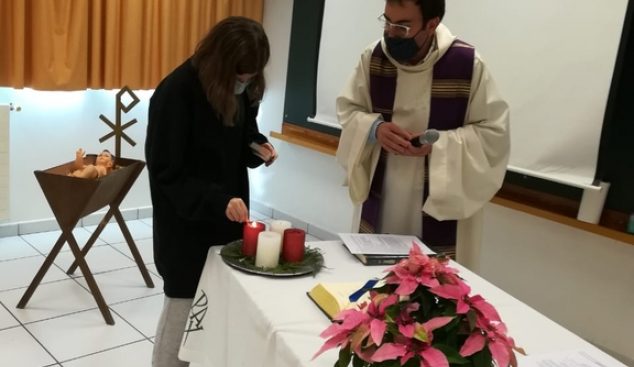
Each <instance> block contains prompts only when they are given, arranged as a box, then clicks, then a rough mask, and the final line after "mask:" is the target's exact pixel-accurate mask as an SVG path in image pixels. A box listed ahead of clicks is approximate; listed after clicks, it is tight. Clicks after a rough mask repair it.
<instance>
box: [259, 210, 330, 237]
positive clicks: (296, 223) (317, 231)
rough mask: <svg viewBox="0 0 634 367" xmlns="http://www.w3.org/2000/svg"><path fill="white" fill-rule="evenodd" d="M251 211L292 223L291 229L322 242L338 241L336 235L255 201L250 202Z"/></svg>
mask: <svg viewBox="0 0 634 367" xmlns="http://www.w3.org/2000/svg"><path fill="white" fill-rule="evenodd" d="M251 209H252V210H255V211H257V212H260V213H262V214H264V215H266V216H267V217H271V218H273V219H280V220H287V221H289V222H291V223H293V227H295V228H299V229H302V230H304V231H306V233H307V234H309V235H311V236H315V237H317V238H320V239H322V240H324V241H339V236H337V234H335V233H332V232H330V231H328V230H326V229H323V228H321V227H319V226H317V225H314V224H312V223H307V222H305V221H304V220H302V219H300V218H297V217H295V216H293V215H290V214H287V213H285V212H283V211H281V210H277V209H275V208H272V207H270V206H268V205H266V204H263V203H261V202H259V201H257V200H251Z"/></svg>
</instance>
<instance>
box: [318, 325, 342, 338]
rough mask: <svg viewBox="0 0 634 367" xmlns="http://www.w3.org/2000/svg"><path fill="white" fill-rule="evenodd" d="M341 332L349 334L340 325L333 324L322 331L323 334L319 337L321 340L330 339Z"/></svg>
mask: <svg viewBox="0 0 634 367" xmlns="http://www.w3.org/2000/svg"><path fill="white" fill-rule="evenodd" d="M341 332H347V330H344V329H343V328H342V327H341V324H340V323H338V322H333V323H332V324H330V326H328V327H327V328H326V330H324V331H322V332H321V334H319V336H320V337H321V338H330V337H331V336H333V335H336V334H339V333H341Z"/></svg>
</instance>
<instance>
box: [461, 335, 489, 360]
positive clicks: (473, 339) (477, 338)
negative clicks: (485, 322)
mask: <svg viewBox="0 0 634 367" xmlns="http://www.w3.org/2000/svg"><path fill="white" fill-rule="evenodd" d="M485 343H486V338H485V337H484V335H482V334H480V331H479V330H478V331H476V332H475V333H472V334H471V335H469V337H468V338H467V340H465V342H464V345H463V346H462V348H460V355H461V356H463V357H468V356H470V355H472V354H474V353H477V352H479V351H481V350H482V348H484V344H485Z"/></svg>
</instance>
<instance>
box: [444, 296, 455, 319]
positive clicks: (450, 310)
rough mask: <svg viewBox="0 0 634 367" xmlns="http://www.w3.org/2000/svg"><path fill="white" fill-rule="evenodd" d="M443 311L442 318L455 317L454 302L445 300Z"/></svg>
mask: <svg viewBox="0 0 634 367" xmlns="http://www.w3.org/2000/svg"><path fill="white" fill-rule="evenodd" d="M444 303H445V310H444V311H443V313H442V314H443V316H456V308H457V305H456V302H454V301H451V300H445V301H444Z"/></svg>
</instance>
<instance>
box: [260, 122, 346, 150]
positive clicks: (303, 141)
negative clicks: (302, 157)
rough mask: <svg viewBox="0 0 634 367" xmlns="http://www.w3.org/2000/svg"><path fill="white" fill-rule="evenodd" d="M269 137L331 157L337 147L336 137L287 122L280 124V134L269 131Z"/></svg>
mask: <svg viewBox="0 0 634 367" xmlns="http://www.w3.org/2000/svg"><path fill="white" fill-rule="evenodd" d="M271 137H273V138H276V139H279V140H283V141H285V142H287V143H291V144H295V145H299V146H302V147H305V148H308V149H312V150H316V151H318V152H321V153H324V154H328V155H332V156H335V155H337V147H338V146H339V137H337V136H332V135H328V134H324V133H321V132H319V131H314V130H310V129H307V128H305V127H301V126H297V125H293V124H289V123H287V122H285V123H283V124H282V133H277V132H275V131H271Z"/></svg>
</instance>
